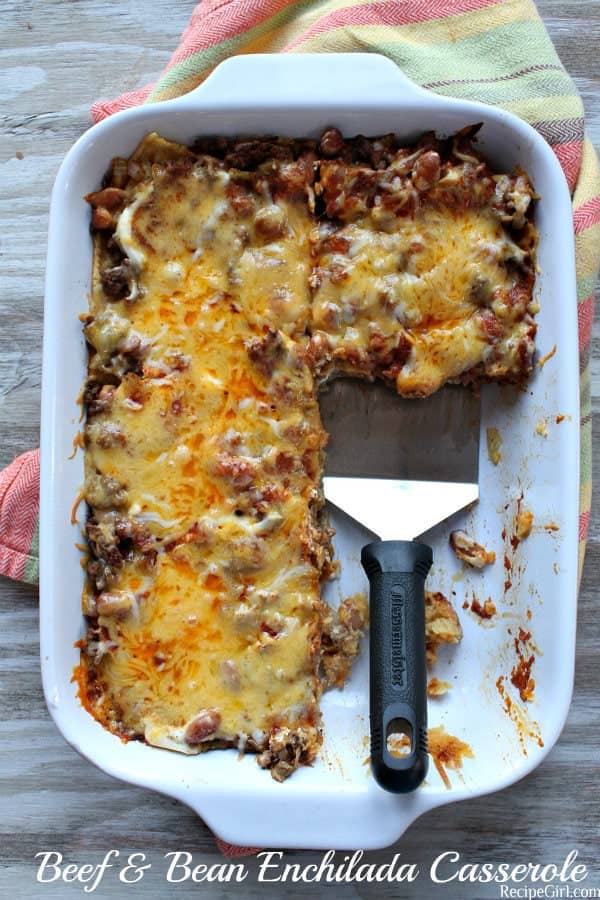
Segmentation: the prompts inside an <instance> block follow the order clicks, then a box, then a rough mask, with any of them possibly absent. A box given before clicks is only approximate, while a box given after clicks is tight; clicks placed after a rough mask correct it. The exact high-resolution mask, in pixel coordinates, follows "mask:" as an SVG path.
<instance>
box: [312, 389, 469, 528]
mask: <svg viewBox="0 0 600 900" xmlns="http://www.w3.org/2000/svg"><path fill="white" fill-rule="evenodd" d="M320 406H321V415H322V418H323V424H324V426H325V429H326V430H327V432H328V433H329V435H330V440H329V445H328V448H327V463H326V472H325V478H324V490H325V496H326V498H327V500H329V501H330V502H331V503H333V504H334V505H335V506H337V507H339V508H340V509H342V510H343V511H344V512H345V513H347V514H348V515H350V516H352V518H354V519H356V520H357V521H359V522H361V523H362V524H363V525H365V526H366V527H367V528H369V529H370V530H371V531H373V532H374V533H375V534H377V535H379V537H381V538H382V539H383V540H398V539H411V538H414V537H416V536H418V535H421V534H423V533H424V532H425V531H427V530H428V529H429V528H432V527H433V526H434V525H436V524H437V523H438V522H441V521H443V520H444V519H446V518H448V516H450V515H452V514H453V513H455V512H457V511H458V510H460V509H462V508H463V507H464V506H467V505H468V504H469V503H473V502H474V501H476V500H477V499H478V497H479V484H478V475H479V418H480V401H479V397H478V396H476V395H475V394H474V393H473V392H472V391H470V390H465V388H464V387H459V386H456V387H454V386H448V387H445V388H443V389H442V390H440V391H438V392H437V393H436V394H434V395H433V396H432V397H429V398H427V399H424V400H406V399H403V398H401V397H398V396H397V394H396V393H395V392H394V391H392V390H391V389H389V388H387V387H386V386H385V385H382V384H368V383H365V382H356V381H352V380H348V379H344V380H339V381H335V382H333V383H332V385H331V387H330V389H329V390H328V391H326V392H324V393H323V395H322V396H321V402H320Z"/></svg>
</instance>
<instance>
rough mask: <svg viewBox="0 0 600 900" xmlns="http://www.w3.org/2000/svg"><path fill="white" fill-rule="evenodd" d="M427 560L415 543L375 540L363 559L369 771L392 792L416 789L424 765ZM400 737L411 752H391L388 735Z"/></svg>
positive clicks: (422, 548)
mask: <svg viewBox="0 0 600 900" xmlns="http://www.w3.org/2000/svg"><path fill="white" fill-rule="evenodd" d="M432 561H433V556H432V553H431V547H428V546H427V545H426V544H417V543H415V542H414V541H376V542H375V543H373V544H367V546H366V547H363V551H362V554H361V562H362V564H363V568H364V570H365V572H366V573H367V577H368V579H369V585H370V613H369V621H370V625H369V629H370V642H371V654H370V670H371V769H372V771H373V775H374V777H375V780H376V781H377V783H378V784H379V785H380V786H381V787H382V788H385V790H386V791H391V792H392V793H394V794H405V793H408V792H409V791H414V790H415V788H418V786H419V785H420V784H421V782H422V781H423V779H424V778H425V775H426V774H427V766H428V762H429V758H428V755H427V669H426V661H425V593H424V583H425V578H426V577H427V573H428V572H429V569H430V568H431V563H432ZM402 734H405V735H406V736H407V737H408V738H409V739H410V749H409V748H408V746H407V747H406V750H407V753H406V755H396V754H393V753H390V748H389V747H388V740H389V737H390V735H398V736H401V735H402ZM392 749H394V748H393V747H392Z"/></svg>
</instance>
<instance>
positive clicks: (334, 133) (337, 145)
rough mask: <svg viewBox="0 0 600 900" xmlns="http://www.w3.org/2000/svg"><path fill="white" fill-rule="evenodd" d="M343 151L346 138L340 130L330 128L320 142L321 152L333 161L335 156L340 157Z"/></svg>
mask: <svg viewBox="0 0 600 900" xmlns="http://www.w3.org/2000/svg"><path fill="white" fill-rule="evenodd" d="M343 149H344V138H343V136H342V132H341V131H340V130H339V129H338V128H328V129H327V131H324V132H323V135H322V137H321V140H320V142H319V150H320V151H321V153H322V154H323V156H327V157H328V158H329V159H331V158H332V157H334V156H339V155H340V153H341V152H342V150H343Z"/></svg>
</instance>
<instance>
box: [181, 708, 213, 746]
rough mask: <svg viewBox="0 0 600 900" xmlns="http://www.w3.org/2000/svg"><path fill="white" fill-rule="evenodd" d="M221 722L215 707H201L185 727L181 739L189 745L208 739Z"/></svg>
mask: <svg viewBox="0 0 600 900" xmlns="http://www.w3.org/2000/svg"><path fill="white" fill-rule="evenodd" d="M220 724H221V714H220V713H219V712H218V710H216V709H203V710H201V711H200V712H199V713H198V715H197V716H195V718H193V719H192V720H191V721H190V722H188V725H187V727H186V729H185V732H184V735H183V739H184V741H185V742H186V744H189V745H190V746H191V747H194V746H196V745H197V744H201V743H202V742H203V741H206V740H208V738H210V737H211V736H212V735H213V734H214V733H215V731H216V730H217V729H218V727H219V725H220Z"/></svg>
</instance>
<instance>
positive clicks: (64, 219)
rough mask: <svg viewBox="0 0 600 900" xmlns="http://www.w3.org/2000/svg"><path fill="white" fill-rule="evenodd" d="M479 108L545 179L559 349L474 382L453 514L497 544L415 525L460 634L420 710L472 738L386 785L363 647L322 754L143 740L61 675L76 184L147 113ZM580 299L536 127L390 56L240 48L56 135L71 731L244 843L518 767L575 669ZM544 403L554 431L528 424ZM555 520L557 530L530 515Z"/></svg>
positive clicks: (81, 285) (70, 544)
mask: <svg viewBox="0 0 600 900" xmlns="http://www.w3.org/2000/svg"><path fill="white" fill-rule="evenodd" d="M474 122H483V123H484V125H483V128H482V131H481V135H480V137H481V147H482V149H483V151H484V152H485V153H486V154H487V155H488V157H489V158H491V159H492V161H494V162H495V163H497V164H498V165H499V166H502V167H503V168H504V169H506V170H511V169H512V168H513V167H514V166H515V165H516V164H520V165H522V166H523V167H524V168H525V169H526V170H527V171H528V172H529V173H530V175H531V176H532V179H533V182H534V185H535V187H536V190H537V191H538V193H539V194H540V195H541V199H540V201H539V205H538V211H537V225H538V228H539V232H540V246H539V265H540V276H539V279H538V283H537V287H536V292H537V295H538V296H539V300H540V304H541V311H540V313H539V316H538V322H539V333H538V346H539V349H540V353H542V354H543V353H546V352H547V351H548V350H550V349H551V347H552V346H553V345H554V344H555V343H556V345H557V351H556V354H555V356H554V357H553V358H552V359H551V360H549V362H548V363H547V364H546V365H545V366H544V367H543V368H541V369H540V370H539V371H538V372H537V373H536V376H535V378H534V379H533V380H532V382H531V385H530V386H529V389H528V391H527V392H524V393H517V392H515V391H514V390H512V389H510V388H496V387H489V388H485V389H484V390H483V415H482V434H483V435H484V438H483V440H482V450H481V464H480V483H481V501H480V502H479V504H478V506H477V507H476V508H475V509H474V510H473V511H472V512H471V513H470V514H469V515H468V516H466V515H465V516H458V517H456V519H455V523H460V524H461V526H463V527H466V528H467V529H468V530H470V531H472V532H473V533H474V534H475V535H477V536H478V537H479V538H480V539H482V540H483V542H484V543H486V545H487V546H488V547H489V548H492V549H495V550H496V552H497V554H498V558H499V562H498V563H497V564H496V565H494V566H491V567H489V568H488V569H486V570H485V572H484V573H483V574H481V573H471V574H465V573H463V574H461V572H462V570H461V566H460V564H459V563H457V561H456V559H455V558H454V557H453V556H452V554H451V552H450V550H449V548H448V544H447V537H448V531H449V527H448V523H446V524H444V525H442V526H439V527H438V528H437V529H435V530H434V531H432V532H431V533H430V534H429V535H428V539H429V540H430V542H431V543H432V545H433V548H434V556H435V560H436V561H435V563H434V569H433V571H432V574H431V575H430V578H429V582H428V584H429V586H430V587H431V588H432V589H440V590H442V591H445V592H446V593H448V594H449V595H451V594H452V592H453V591H455V592H456V596H454V597H453V599H454V600H455V602H456V605H457V607H458V609H459V612H460V614H461V619H462V623H463V627H464V639H463V642H462V644H461V645H460V646H459V647H458V648H453V650H452V652H451V653H449V654H444V653H442V654H441V657H442V658H441V660H440V664H439V666H438V669H437V671H436V674H437V675H438V677H440V678H442V679H444V678H446V679H447V680H449V681H450V682H451V683H452V685H453V687H452V690H451V691H450V693H449V694H448V695H447V697H446V698H444V699H441V700H438V701H433V702H431V703H430V711H429V718H430V725H437V724H443V725H444V727H445V728H446V730H447V731H448V732H449V733H451V734H453V735H456V736H458V737H460V738H461V739H462V740H464V741H466V742H468V743H469V745H470V746H471V748H472V750H473V753H474V756H475V758H474V759H473V760H466V762H465V764H464V766H463V769H462V772H461V773H454V772H450V777H451V780H452V783H453V787H452V789H451V790H447V789H446V788H445V787H444V784H443V782H442V780H441V779H440V777H439V776H438V773H437V772H436V770H435V768H434V767H433V766H431V769H430V774H429V776H428V779H427V783H426V784H425V785H424V786H423V787H422V788H421V789H420V790H418V791H417V792H415V793H414V794H412V795H409V796H393V795H391V794H388V793H385V792H384V791H382V790H380V789H379V788H378V786H377V785H376V784H375V782H374V781H373V779H372V777H371V776H370V774H369V769H368V765H366V764H365V760H366V757H367V755H368V740H367V735H368V683H367V681H368V674H367V665H366V651H365V655H364V656H363V659H362V660H361V661H360V662H359V664H358V665H357V667H356V669H355V672H354V674H353V676H352V679H351V681H350V683H349V684H348V686H347V687H346V689H345V690H344V691H343V692H338V691H333V692H331V693H329V694H327V695H326V696H325V697H324V699H323V704H322V706H323V711H324V720H325V743H324V747H323V751H322V753H321V756H320V759H319V760H318V762H317V763H316V764H315V765H314V766H313V767H312V768H305V769H302V770H301V771H299V772H297V773H296V774H295V775H294V776H293V777H292V778H291V779H289V780H288V781H286V782H285V783H284V784H283V785H281V784H277V783H276V782H275V781H273V780H272V779H271V778H269V776H268V774H267V773H265V772H264V771H262V770H261V769H259V767H258V766H257V765H256V762H255V760H254V758H253V757H252V756H251V755H250V756H247V757H246V758H244V759H241V760H240V759H238V758H237V753H236V752H235V751H233V750H231V751H218V752H212V753H207V754H203V755H201V756H200V757H195V756H191V757H185V756H181V755H179V754H175V753H170V752H169V751H164V750H159V749H156V748H152V747H149V746H146V745H144V744H142V743H137V742H131V743H128V744H123V743H122V742H121V741H120V740H119V739H118V738H117V737H115V736H114V735H112V734H109V733H108V732H107V731H105V730H103V728H102V727H101V726H100V725H99V724H97V723H96V722H95V721H94V720H93V719H92V718H91V717H90V716H89V715H88V713H87V712H85V710H84V709H82V707H81V706H80V704H79V702H78V700H77V698H76V692H75V685H74V684H73V683H72V682H71V676H72V670H73V666H74V665H76V663H77V661H78V653H79V651H78V650H76V649H75V648H74V646H73V644H74V642H75V641H76V640H77V639H78V638H80V637H81V636H82V634H83V619H82V616H81V612H80V592H81V586H82V578H83V573H82V568H81V565H80V553H79V551H78V550H77V549H76V547H75V543H76V541H77V540H78V539H79V538H80V532H79V530H78V528H77V527H74V526H72V525H71V524H70V516H71V507H72V505H73V500H74V498H75V496H76V495H77V493H78V490H79V488H80V485H81V482H82V473H83V461H82V455H81V453H78V454H77V455H76V456H75V457H74V458H70V457H71V454H72V441H73V438H74V436H75V434H76V432H77V429H78V427H79V423H78V420H79V416H80V408H79V406H78V404H77V395H78V393H79V390H80V387H81V385H82V382H83V380H84V376H85V371H86V350H85V345H84V340H83V337H82V333H81V325H80V322H79V321H78V318H77V317H78V314H79V313H81V312H83V311H85V310H86V306H87V292H88V291H89V287H90V272H91V252H92V246H91V241H90V240H89V239H88V237H87V230H88V226H89V209H88V207H87V204H86V203H85V202H84V201H83V199H82V198H83V195H84V194H86V193H87V192H88V191H90V190H93V189H94V188H97V187H98V186H99V184H100V181H101V178H102V175H103V173H104V172H105V170H106V168H107V166H108V164H109V161H110V159H111V157H113V156H117V155H119V156H127V155H128V154H130V153H131V152H132V151H133V149H134V147H135V146H136V144H137V143H138V141H139V140H140V139H141V137H142V136H143V135H144V134H146V133H147V132H148V131H152V130H156V131H158V132H160V133H161V134H162V135H164V136H166V137H168V138H173V139H175V140H179V141H183V142H186V141H191V140H193V139H194V138H195V137H196V136H198V135H202V134H225V135H237V134H249V133H253V134H279V135H292V136H301V135H305V136H317V135H319V133H320V132H321V131H322V129H323V128H324V127H326V126H330V125H335V126H337V127H339V128H340V129H341V130H342V131H343V132H344V133H345V134H346V135H348V136H351V135H353V134H356V133H359V132H362V133H363V134H366V135H376V134H381V133H385V132H389V131H394V132H396V133H398V134H400V135H402V136H403V137H406V138H407V139H410V138H412V137H415V136H417V135H419V134H420V133H421V132H423V131H427V130H431V129H436V130H437V131H438V132H442V133H449V132H453V131H455V130H457V129H459V128H461V127H463V126H464V125H467V124H470V123H474ZM575 310H576V305H575V270H574V250H573V234H572V228H571V206H570V200H569V194H568V189H567V186H566V183H565V180H564V178H563V175H562V172H561V169H560V167H559V165H558V162H557V160H556V158H555V157H554V155H553V153H552V151H551V149H550V148H549V146H548V145H547V144H546V143H545V142H544V141H543V140H542V138H541V137H539V135H537V134H536V133H535V132H534V131H533V130H532V129H531V128H530V127H529V126H527V125H526V124H524V123H523V122H521V121H520V120H518V119H516V118H514V117H513V116H511V115H509V114H507V113H504V112H502V111H500V110H497V109H493V108H491V107H487V106H483V105H479V104H474V103H467V102H463V101H458V100H449V99H446V98H442V97H438V96H435V95H433V94H430V93H427V92H425V91H423V90H421V89H419V88H417V87H416V86H415V85H414V84H412V83H411V82H409V81H408V80H407V79H406V78H405V77H404V76H403V75H402V73H401V72H400V71H399V70H398V68H397V67H396V66H395V65H394V64H393V63H392V62H390V61H389V60H387V59H385V58H384V57H379V56H376V55H372V54H352V55H289V56H288V55H284V56H266V55H264V56H260V55H259V56H244V57H237V58H233V59H230V60H228V61H227V62H225V63H222V64H221V65H220V66H219V67H218V68H217V69H216V71H215V72H214V73H213V75H212V76H211V77H210V78H209V79H208V80H207V81H206V82H205V83H204V85H202V86H201V87H200V88H198V89H197V90H195V91H193V92H192V93H191V94H188V95H187V96H185V97H183V98H180V99H178V100H175V101H170V102H167V103H160V104H156V105H154V106H146V107H140V108H137V109H132V110H129V111H127V112H123V113H119V114H118V115H116V116H113V117H112V118H110V119H108V120H107V121H105V122H102V123H101V124H100V125H97V126H95V127H94V128H92V129H91V130H90V131H88V132H87V133H86V134H84V135H83V137H82V138H81V139H80V140H79V141H78V142H77V143H76V144H75V146H74V147H73V149H72V150H71V151H70V152H69V154H68V155H67V157H66V159H65V161H64V163H63V165H62V167H61V169H60V172H59V174H58V177H57V179H56V184H55V187H54V192H53V196H52V208H51V216H50V237H49V249H48V271H47V281H46V308H45V339H44V370H43V396H42V493H41V527H40V545H41V654H42V672H43V681H44V689H45V693H46V699H47V703H48V707H49V709H50V712H51V714H52V716H53V717H54V720H55V722H56V724H57V726H58V727H59V729H60V730H61V732H62V733H63V735H64V737H65V738H66V740H67V741H69V743H70V744H71V745H72V746H73V747H75V748H76V749H77V750H78V751H79V752H80V753H82V754H83V755H84V756H86V757H87V758H89V759H90V760H91V761H92V762H93V763H95V764H96V765H98V766H100V767H101V768H102V769H104V770H105V771H106V772H108V773H110V774H111V775H114V776H116V777H118V778H121V779H123V780H125V781H129V782H131V783H133V784H139V785H142V786H144V787H149V788H152V789H154V790H157V791H161V792H162V793H165V794H168V795H170V796H172V797H176V798H178V799H180V800H181V801H182V802H183V803H186V804H188V805H189V806H191V807H193V808H194V809H195V810H196V811H197V812H198V813H199V814H200V815H201V816H202V817H203V818H204V820H205V821H206V822H207V823H208V824H209V825H210V826H211V828H213V829H214V830H215V832H216V833H217V834H218V835H220V836H221V837H223V838H225V839H227V840H229V841H233V842H237V843H242V844H247V845H248V844H251V845H255V846H256V845H270V846H273V845H275V846H284V847H304V848H344V849H346V848H357V847H361V848H377V847H383V846H386V845H388V844H390V843H391V842H393V841H394V840H395V839H396V838H398V837H399V836H400V835H401V834H402V832H403V831H404V829H405V828H406V827H407V826H408V825H409V824H410V823H411V822H412V821H413V820H414V819H415V818H416V817H417V816H419V815H421V813H423V812H425V811H426V810H429V809H431V808H432V807H435V806H439V805H441V804H443V803H448V802H451V801H454V800H459V799H467V798H469V797H474V796H477V795H479V794H484V793H487V792H490V791H495V790H498V789H499V788H501V787H504V786H505V785H508V784H510V783H512V782H514V781H516V780H517V779H519V778H521V777H522V776H523V775H525V774H527V772H529V771H531V769H533V768H534V767H535V766H536V765H538V764H539V762H540V761H541V760H542V759H543V757H544V755H545V754H546V753H547V752H548V750H549V749H550V748H551V747H552V745H553V744H554V742H555V741H556V739H557V738H558V735H559V733H560V731H561V728H562V726H563V723H564V721H565V717H566V715H567V711H568V707H569V702H570V697H571V690H572V680H573V663H574V639H575V618H576V591H577V517H578V488H579V476H578V473H579V465H578V463H579V418H578V417H579V398H578V354H577V323H576V311H575ZM557 414H560V415H563V416H565V418H564V420H563V421H562V423H561V424H560V425H558V424H555V416H556V415H557ZM544 417H546V418H547V421H548V423H549V424H548V435H547V437H543V436H541V435H540V434H537V433H536V431H535V426H536V424H537V423H538V422H540V420H541V419H543V418H544ZM489 426H496V427H498V428H499V429H500V432H501V434H502V437H503V447H502V455H503V458H502V461H501V462H500V464H499V465H498V466H497V467H494V466H493V465H492V464H491V462H490V461H489V459H488V456H487V453H486V450H485V429H486V428H487V427H489ZM521 490H523V492H524V501H523V504H524V506H526V507H528V508H530V509H531V510H532V511H533V512H534V514H535V521H536V526H535V527H534V532H533V534H532V535H531V537H529V538H528V539H527V540H526V541H524V542H523V543H522V544H521V546H520V548H519V549H518V551H517V554H516V558H515V561H514V573H513V588H512V589H511V590H510V591H509V592H508V593H507V594H506V595H505V593H504V587H503V585H504V581H505V577H506V572H505V569H504V567H503V565H502V558H503V554H504V549H505V548H504V542H503V539H502V537H501V532H502V529H503V527H506V528H507V529H508V531H509V532H510V529H511V527H512V517H513V516H514V511H515V503H516V499H517V497H518V495H519V493H520V491H521ZM505 507H508V508H505ZM550 522H556V523H557V524H558V525H559V526H560V530H559V531H549V530H546V529H544V528H543V527H542V525H543V524H548V523H550ZM337 524H338V525H339V526H340V534H339V535H338V554H339V556H340V558H341V559H342V563H343V575H342V578H341V581H340V582H334V583H333V584H331V585H330V586H329V587H328V594H329V596H331V597H334V598H335V597H336V596H337V595H338V594H340V593H341V594H345V595H347V594H348V593H352V592H354V591H356V590H360V589H364V588H365V587H366V582H365V579H364V576H363V573H362V571H361V569H360V566H359V565H358V563H357V556H358V552H357V551H358V549H359V548H360V546H361V543H362V542H363V540H364V535H363V534H361V531H360V529H358V528H357V529H352V528H350V529H348V526H347V525H343V524H342V523H337ZM454 527H456V524H455V526H454ZM511 552H512V551H511ZM511 558H512V557H511ZM472 591H475V593H476V594H477V596H478V597H479V598H480V599H481V601H483V600H485V599H486V598H487V597H488V596H490V597H491V598H492V599H493V600H494V602H495V603H496V606H497V607H498V614H497V616H496V617H495V618H494V620H493V624H487V625H486V626H484V625H482V624H481V623H480V622H478V621H476V618H475V617H474V616H473V615H471V614H468V613H467V612H466V611H462V610H461V606H462V601H463V599H468V600H469V601H470V600H471V592H472ZM528 610H529V613H528ZM528 616H529V617H528ZM520 625H522V626H523V627H526V628H527V629H528V630H530V631H531V633H532V636H533V637H532V641H534V642H535V645H536V647H537V649H538V650H539V652H536V657H537V658H536V662H535V665H534V670H533V675H534V676H535V679H536V690H535V700H534V701H533V702H532V703H529V704H526V706H527V710H525V712H524V713H523V720H522V722H521V728H520V731H519V729H517V727H516V726H515V722H514V720H513V719H514V717H515V716H518V714H519V713H518V710H519V709H522V708H523V704H520V702H517V703H516V705H515V706H513V719H511V718H510V717H509V716H508V715H507V713H506V711H505V710H504V709H503V701H502V699H501V697H500V694H499V693H498V690H497V688H496V681H497V679H498V677H499V676H501V675H504V676H505V678H506V683H507V685H508V688H509V693H510V694H511V696H512V697H513V700H514V699H515V691H514V690H513V688H512V687H511V685H510V672H511V667H512V666H513V665H514V664H515V662H516V656H515V651H514V646H513V637H514V635H515V634H516V633H517V632H518V627H519V626H520ZM508 629H511V631H512V634H511V633H509V630H508ZM516 699H517V701H518V695H517V698H516ZM515 710H516V712H515ZM527 731H530V732H531V733H532V734H533V735H534V737H530V736H528V735H527V734H526V733H525V732H527ZM538 738H539V739H540V740H538ZM541 741H543V747H542V746H540V742H541ZM88 803H89V804H90V805H91V806H93V803H94V798H93V797H88Z"/></svg>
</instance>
